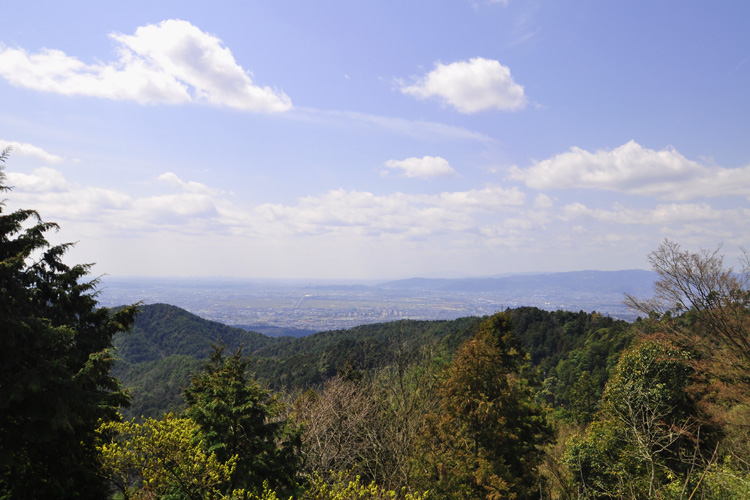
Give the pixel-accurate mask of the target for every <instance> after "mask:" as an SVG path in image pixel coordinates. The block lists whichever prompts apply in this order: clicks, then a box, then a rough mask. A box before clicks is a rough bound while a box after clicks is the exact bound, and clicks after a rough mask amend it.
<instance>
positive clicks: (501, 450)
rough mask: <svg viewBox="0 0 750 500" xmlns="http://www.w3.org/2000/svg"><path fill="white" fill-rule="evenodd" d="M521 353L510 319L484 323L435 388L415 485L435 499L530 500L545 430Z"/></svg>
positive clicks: (500, 317) (502, 316) (503, 316)
mask: <svg viewBox="0 0 750 500" xmlns="http://www.w3.org/2000/svg"><path fill="white" fill-rule="evenodd" d="M525 364H526V360H525V357H524V354H523V353H522V352H521V350H520V348H519V346H518V342H517V340H516V338H515V337H514V335H513V333H512V328H511V320H510V316H509V315H508V314H507V313H498V314H495V315H494V316H491V317H490V318H488V319H486V320H485V321H484V322H482V324H481V325H480V327H479V332H478V333H477V335H476V336H475V337H474V338H473V339H471V340H469V341H467V342H466V343H464V344H463V345H462V346H461V348H460V349H459V350H458V352H457V354H456V357H455V359H454V361H453V363H452V364H451V366H450V367H449V369H448V372H447V376H446V378H445V380H444V381H443V383H442V386H441V387H440V389H439V392H438V396H439V398H440V412H439V413H437V414H433V415H428V417H427V424H426V426H425V428H424V432H423V439H422V447H423V450H422V459H421V463H420V468H419V469H420V472H421V476H422V478H421V480H422V482H423V484H422V486H424V487H425V488H429V489H430V490H431V491H432V493H434V494H435V496H436V497H437V498H466V499H472V498H486V499H500V498H516V499H518V500H522V499H530V498H536V497H537V496H538V495H539V490H538V482H539V476H538V473H537V467H538V465H539V463H540V460H541V457H542V451H541V445H543V444H544V443H546V442H547V441H548V440H549V438H550V429H549V427H548V425H547V423H546V421H545V418H544V415H543V414H542V411H541V409H540V408H539V407H538V406H536V405H535V404H534V402H533V398H532V394H531V390H530V388H529V387H528V384H527V383H526V381H525V380H524V379H523V378H522V377H521V371H522V369H523V367H524V365H525Z"/></svg>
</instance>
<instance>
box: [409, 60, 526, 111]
mask: <svg viewBox="0 0 750 500" xmlns="http://www.w3.org/2000/svg"><path fill="white" fill-rule="evenodd" d="M401 92H403V93H404V94H406V95H410V96H413V97H416V98H419V99H424V98H428V97H434V96H437V97H440V98H442V99H443V100H444V101H445V102H446V103H448V104H450V105H451V106H453V107H455V108H456V109H457V110H458V111H459V112H461V113H477V112H479V111H486V110H489V109H496V110H500V111H518V110H520V109H523V108H524V107H525V106H526V96H525V94H524V90H523V87H522V86H521V85H518V84H517V83H516V82H514V81H513V78H512V77H511V75H510V69H508V68H507V67H506V66H503V65H502V64H500V63H499V62H498V61H494V60H491V59H484V58H481V57H476V58H473V59H469V60H468V61H459V62H454V63H450V64H442V63H437V64H436V65H435V69H434V70H432V71H431V72H429V73H428V74H427V75H425V76H424V77H423V78H421V79H420V80H419V81H418V82H417V83H416V84H414V85H402V86H401Z"/></svg>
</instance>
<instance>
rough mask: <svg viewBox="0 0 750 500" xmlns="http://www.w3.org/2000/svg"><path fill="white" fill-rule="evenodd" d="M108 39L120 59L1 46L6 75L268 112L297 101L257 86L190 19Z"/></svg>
mask: <svg viewBox="0 0 750 500" xmlns="http://www.w3.org/2000/svg"><path fill="white" fill-rule="evenodd" d="M110 38H111V39H112V40H114V41H115V42H116V43H117V44H118V45H117V52H118V55H119V59H118V60H117V61H113V62H110V63H97V64H85V63H83V62H81V61H80V60H78V59H77V58H75V57H72V56H69V55H67V54H65V53H64V52H62V51H59V50H54V49H42V50H41V51H40V52H37V53H28V52H27V51H26V50H24V49H21V48H9V47H2V46H0V76H2V77H4V78H5V79H7V80H8V81H9V82H10V83H11V84H12V85H16V86H18V87H25V88H30V89H33V90H38V91H42V92H53V93H57V94H63V95H84V96H92V97H100V98H105V99H115V100H133V101H136V102H138V103H140V104H157V103H166V104H182V103H187V102H205V103H209V104H214V105H217V106H227V107H230V108H235V109H239V110H243V111H251V112H264V113H273V112H281V111H286V110H288V109H290V108H291V107H292V103H291V100H290V99H289V97H288V96H287V95H286V94H284V93H283V92H281V91H278V90H275V89H272V88H270V87H262V86H258V85H256V84H255V83H254V82H253V80H252V75H251V73H249V72H248V71H246V70H245V69H243V68H242V67H241V66H240V65H238V64H237V62H236V61H235V59H234V56H233V55H232V52H231V51H230V50H229V48H227V47H225V46H224V45H223V44H222V42H221V40H220V39H219V38H217V37H215V36H214V35H211V34H209V33H205V32H203V31H201V30H200V29H199V28H197V27H196V26H193V25H192V24H190V23H189V22H187V21H181V20H174V19H170V20H166V21H162V22H161V23H159V24H158V25H148V26H142V27H139V28H138V29H137V30H136V32H135V34H134V35H124V34H119V33H113V34H111V35H110Z"/></svg>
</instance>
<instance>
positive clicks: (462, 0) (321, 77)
mask: <svg viewBox="0 0 750 500" xmlns="http://www.w3.org/2000/svg"><path fill="white" fill-rule="evenodd" d="M4 15H5V18H6V20H8V21H9V22H7V23H6V26H4V28H3V33H2V34H1V35H0V147H5V146H7V145H11V146H12V147H13V152H12V153H11V156H10V158H9V161H8V162H7V164H6V169H5V171H6V173H7V184H8V185H11V186H14V189H13V191H11V192H10V193H7V194H6V195H5V198H7V201H6V209H7V210H14V209H17V208H33V209H36V210H38V211H39V212H40V214H41V216H42V217H43V218H44V219H45V220H48V221H54V222H58V223H59V224H60V225H61V231H60V232H59V233H57V234H55V235H52V240H53V242H67V241H75V242H77V245H76V247H75V248H74V249H72V250H71V252H70V254H69V256H68V257H67V258H66V261H68V262H96V266H95V267H94V269H93V274H94V275H100V274H104V273H106V274H109V275H112V276H118V277H123V276H124V277H127V276H204V277H212V276H219V277H240V278H243V277H246V278H257V279H261V278H282V279H283V278H287V279H288V278H292V279H379V280H387V279H396V278H408V277H417V276H425V277H468V276H491V275H498V274H504V273H516V272H534V271H548V272H553V271H554V272H560V271H573V270H591V269H597V270H622V269H648V268H649V265H648V263H647V261H646V256H647V254H648V253H649V252H651V251H652V250H654V249H655V248H656V247H657V246H658V245H659V244H660V243H661V241H663V240H664V238H669V239H672V240H674V241H677V242H679V243H680V244H682V245H683V246H684V247H686V248H689V249H693V250H695V249H698V248H711V249H712V248H716V246H717V245H719V244H722V243H723V245H724V246H723V252H724V253H726V254H727V261H728V263H730V264H731V263H733V258H734V257H736V256H737V254H738V252H739V248H740V247H742V246H745V247H747V246H748V235H750V143H749V142H748V133H750V31H748V30H747V29H746V20H747V19H750V3H747V2H740V1H729V2H720V3H707V2H692V1H691V2H680V1H677V0H667V1H664V2H658V3H654V2H627V3H624V2H623V3H620V2H618V3H610V2H588V1H583V0H575V1H572V2H564V3H563V2H542V1H533V0H532V1H521V0H506V1H503V0H494V1H492V0H458V1H456V0H453V1H447V0H444V1H437V2H431V3H430V4H429V5H428V4H426V3H424V2H417V1H413V0H406V1H401V2H395V1H371V0H368V1H364V2H350V1H346V0H334V1H330V2H303V1H300V0H293V1H289V2H283V3H280V2H235V3H220V4H211V5H209V4H207V3H205V2H196V1H193V0H189V1H177V0H168V1H164V2H156V3H154V2H145V1H140V0H137V1H133V2H128V3H121V4H109V3H108V4H101V5H99V4H90V3H72V4H64V3H60V2H50V1H40V2H14V3H11V4H9V5H6V6H5V8H4Z"/></svg>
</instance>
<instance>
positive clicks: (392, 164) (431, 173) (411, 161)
mask: <svg viewBox="0 0 750 500" xmlns="http://www.w3.org/2000/svg"><path fill="white" fill-rule="evenodd" d="M385 166H386V167H388V168H390V169H398V170H401V171H402V174H403V175H404V176H405V177H411V178H415V177H419V178H431V177H448V176H452V175H456V171H455V170H453V167H451V166H450V164H449V163H448V160H446V159H445V158H441V157H439V156H423V157H422V158H415V157H412V158H407V159H405V160H388V161H387V162H385ZM384 172H386V173H387V171H384Z"/></svg>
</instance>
